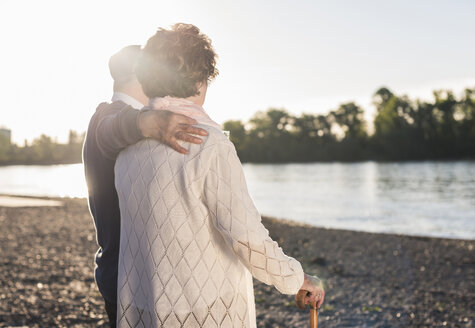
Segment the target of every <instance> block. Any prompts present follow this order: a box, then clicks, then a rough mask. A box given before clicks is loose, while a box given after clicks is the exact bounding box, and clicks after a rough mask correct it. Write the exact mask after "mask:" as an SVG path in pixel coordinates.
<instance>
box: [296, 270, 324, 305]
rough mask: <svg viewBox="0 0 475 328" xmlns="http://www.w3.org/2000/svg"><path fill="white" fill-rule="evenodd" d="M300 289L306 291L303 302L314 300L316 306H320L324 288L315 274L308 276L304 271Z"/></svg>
mask: <svg viewBox="0 0 475 328" xmlns="http://www.w3.org/2000/svg"><path fill="white" fill-rule="evenodd" d="M301 290H306V291H308V293H307V296H305V304H308V303H313V302H316V304H317V308H320V306H322V304H323V301H324V299H325V290H323V283H322V281H321V280H320V279H319V278H318V277H315V276H309V275H308V274H306V273H305V275H304V281H303V285H302V288H301Z"/></svg>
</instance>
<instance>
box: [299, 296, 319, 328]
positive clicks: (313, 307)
mask: <svg viewBox="0 0 475 328" xmlns="http://www.w3.org/2000/svg"><path fill="white" fill-rule="evenodd" d="M307 293H308V291H306V290H303V289H301V290H299V292H298V293H297V295H296V296H295V304H297V307H298V308H299V309H301V310H305V296H307ZM310 328H318V309H317V303H316V302H312V304H310Z"/></svg>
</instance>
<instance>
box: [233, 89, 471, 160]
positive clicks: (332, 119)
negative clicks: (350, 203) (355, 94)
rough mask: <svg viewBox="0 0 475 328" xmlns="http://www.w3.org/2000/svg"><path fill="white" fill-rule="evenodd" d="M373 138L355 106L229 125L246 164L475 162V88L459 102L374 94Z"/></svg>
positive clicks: (439, 94)
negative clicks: (410, 161)
mask: <svg viewBox="0 0 475 328" xmlns="http://www.w3.org/2000/svg"><path fill="white" fill-rule="evenodd" d="M372 100H373V104H374V105H375V107H376V116H375V118H374V121H373V122H372V124H373V128H372V129H371V130H372V133H369V131H370V129H369V127H370V126H369V124H368V122H366V121H365V118H364V110H363V108H361V107H360V106H358V105H357V104H355V103H354V102H348V103H344V104H341V105H340V106H339V107H338V108H337V109H335V110H332V111H330V112H329V113H327V114H326V115H322V114H319V115H315V114H302V115H300V116H295V115H291V114H289V113H288V112H287V111H286V110H284V109H275V108H271V109H269V110H267V111H266V112H258V113H257V114H255V115H254V116H253V117H252V118H251V119H250V120H249V121H248V122H246V123H243V122H241V121H227V122H226V123H225V124H224V129H225V130H228V131H230V139H231V141H232V142H233V143H234V144H235V146H236V149H237V152H238V155H239V157H240V158H241V160H242V161H243V162H256V163H265V162H268V163H282V162H314V161H345V162H347V161H363V160H375V161H406V160H446V159H468V158H470V159H473V158H475V88H468V89H465V90H464V92H463V95H462V96H461V97H459V98H457V97H456V96H455V95H454V94H453V92H451V91H435V92H434V99H433V101H421V100H417V99H416V100H413V99H410V98H409V97H407V96H397V95H396V94H394V93H393V92H392V91H390V90H389V89H388V88H385V87H383V88H380V89H379V90H377V91H376V92H375V93H374V95H373V99H372Z"/></svg>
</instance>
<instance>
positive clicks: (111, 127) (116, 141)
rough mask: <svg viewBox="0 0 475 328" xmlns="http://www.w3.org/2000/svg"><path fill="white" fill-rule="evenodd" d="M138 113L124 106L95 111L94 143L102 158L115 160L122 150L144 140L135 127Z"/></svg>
mask: <svg viewBox="0 0 475 328" xmlns="http://www.w3.org/2000/svg"><path fill="white" fill-rule="evenodd" d="M113 105H115V103H114V104H113ZM139 113H140V111H139V110H137V109H135V108H133V107H131V106H128V105H126V104H123V105H122V106H120V107H119V106H109V107H105V108H104V109H102V108H98V109H97V111H96V115H97V116H98V117H97V120H98V123H97V125H96V131H95V135H96V142H97V146H98V148H99V150H100V151H101V153H102V154H103V155H104V156H106V157H107V158H109V159H111V160H115V159H116V157H117V155H119V153H120V152H121V151H122V150H123V149H125V148H126V147H128V146H130V145H133V144H135V143H137V142H139V141H140V140H142V139H143V138H144V137H143V135H142V133H141V131H140V129H139V128H138V127H137V118H138V115H139Z"/></svg>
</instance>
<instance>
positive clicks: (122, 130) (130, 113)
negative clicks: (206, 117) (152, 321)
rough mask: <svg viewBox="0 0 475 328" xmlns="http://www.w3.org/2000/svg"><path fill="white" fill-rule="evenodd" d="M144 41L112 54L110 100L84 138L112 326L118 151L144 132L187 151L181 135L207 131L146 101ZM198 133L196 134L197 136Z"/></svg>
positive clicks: (99, 273) (102, 285)
mask: <svg viewBox="0 0 475 328" xmlns="http://www.w3.org/2000/svg"><path fill="white" fill-rule="evenodd" d="M139 54H140V46H128V47H125V48H123V49H122V50H120V51H119V52H118V53H116V54H115V55H113V56H112V57H111V59H110V61H109V69H110V72H111V76H112V78H113V79H114V95H113V97H112V103H101V104H100V105H99V106H98V107H97V109H96V112H95V113H94V115H93V116H92V118H91V121H90V123H89V127H88V130H87V134H86V139H85V141H84V149H83V162H84V170H85V175H86V182H87V186H88V192H89V209H90V211H91V214H92V217H93V219H94V224H95V227H96V237H97V243H98V244H99V249H98V251H97V253H96V269H95V279H96V283H97V286H98V288H99V291H100V292H101V294H102V296H103V297H104V300H105V307H106V312H107V315H108V316H109V320H110V323H111V327H115V326H116V319H117V318H116V313H117V312H116V311H117V310H116V304H117V270H118V268H117V267H118V261H119V242H120V211H119V200H118V198H117V191H116V189H115V185H114V165H115V160H116V157H117V155H118V154H119V153H120V151H121V150H122V149H124V148H126V147H127V146H130V145H133V144H135V143H137V142H138V141H140V140H142V139H143V138H155V139H157V140H158V141H160V142H163V143H165V144H167V145H169V146H170V147H172V148H173V149H175V150H176V151H178V152H180V153H184V154H186V152H187V151H186V149H184V148H183V147H181V145H180V144H179V142H178V141H179V140H182V141H186V142H192V143H196V144H199V143H201V139H200V138H198V137H196V135H201V136H206V135H207V132H206V131H205V130H202V129H200V128H197V127H194V126H193V124H196V121H195V120H193V119H191V118H189V117H187V116H184V115H180V114H174V113H172V112H168V111H153V110H149V109H147V108H146V107H145V108H143V107H144V106H145V105H147V103H148V99H147V97H146V96H145V95H144V93H143V92H142V88H141V86H140V84H139V82H138V81H137V79H136V77H135V73H134V67H135V62H136V59H137V58H138V56H139ZM193 135H195V136H193Z"/></svg>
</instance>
